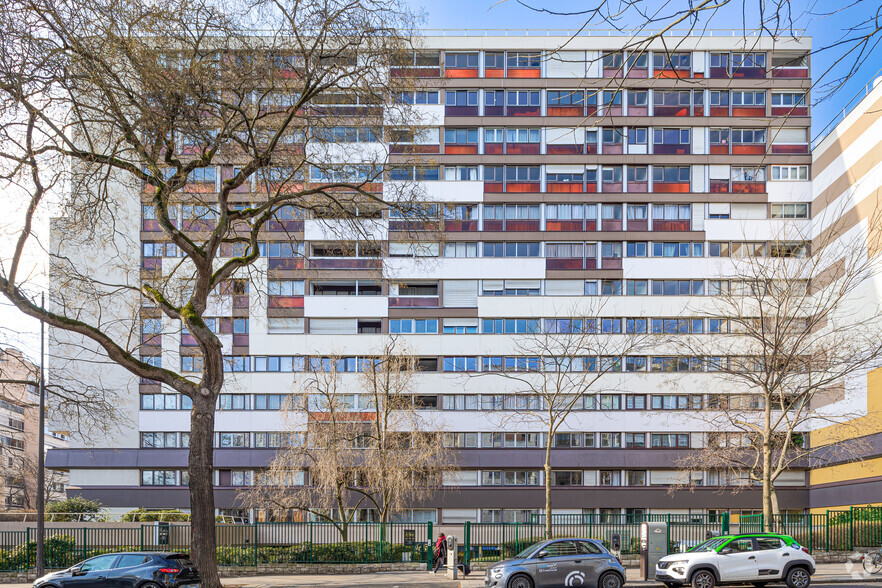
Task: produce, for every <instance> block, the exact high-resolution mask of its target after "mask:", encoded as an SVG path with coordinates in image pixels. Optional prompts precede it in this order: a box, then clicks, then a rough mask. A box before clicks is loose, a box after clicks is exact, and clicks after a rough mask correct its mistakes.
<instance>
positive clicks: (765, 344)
mask: <svg viewBox="0 0 882 588" xmlns="http://www.w3.org/2000/svg"><path fill="white" fill-rule="evenodd" d="M831 208H832V207H831ZM824 216H830V217H832V218H833V219H836V220H835V221H834V222H833V223H831V224H829V225H825V223H823V222H821V223H820V225H821V226H826V228H825V230H824V231H819V232H818V234H816V235H815V237H814V239H811V238H810V237H811V235H808V234H802V233H800V231H799V229H798V228H797V227H793V226H791V227H787V230H786V231H782V232H781V233H780V238H779V239H778V240H772V241H768V242H765V241H754V242H743V243H733V244H732V245H731V249H729V250H727V251H726V250H724V251H721V252H720V254H721V255H722V256H723V257H724V258H725V257H728V258H729V259H728V260H725V259H724V260H723V261H724V262H725V261H729V262H731V263H725V264H724V266H723V271H722V274H721V278H722V279H720V280H718V281H712V282H711V284H712V290H711V291H710V292H709V293H710V294H711V295H712V298H711V299H710V301H709V303H708V304H706V305H703V308H701V309H696V312H698V313H701V314H704V315H705V316H708V317H709V318H715V319H717V320H719V319H723V324H728V328H727V329H726V330H727V333H726V334H723V335H719V336H714V337H707V336H699V337H691V338H682V339H680V340H679V341H680V343H681V345H682V347H683V349H684V350H685V352H686V353H689V354H690V355H697V356H702V357H704V358H705V359H706V361H707V365H708V369H709V370H710V371H711V372H712V373H713V374H714V375H716V376H717V379H719V380H720V381H721V382H723V383H724V386H721V390H726V391H727V392H726V393H724V394H716V395H711V396H710V397H709V398H710V402H709V403H708V406H706V407H705V409H706V410H705V411H704V412H703V413H701V415H700V418H703V419H704V420H705V421H706V422H707V423H708V424H709V427H708V430H710V431H714V432H713V433H710V434H709V439H708V441H709V442H708V443H707V444H706V447H705V448H703V449H701V450H694V451H690V452H688V453H687V455H686V456H684V457H683V458H682V459H681V460H680V461H679V464H678V466H679V467H680V468H683V469H686V470H693V469H710V470H717V471H718V473H719V475H720V477H721V482H720V483H721V485H724V486H725V485H729V486H733V485H734V486H735V487H736V488H737V487H739V486H742V485H744V484H748V483H756V484H760V485H762V491H763V501H762V504H763V514H764V515H765V516H764V519H765V525H766V528H767V529H771V525H772V523H773V516H772V515H776V514H779V512H780V508H779V505H778V500H777V494H776V491H775V481H776V480H777V479H778V478H779V477H780V476H781V474H782V473H784V472H785V471H786V470H787V469H788V468H790V467H792V466H794V465H798V466H808V465H809V464H812V465H819V464H823V463H829V462H836V461H842V460H850V459H858V458H860V457H861V455H863V454H865V452H866V449H867V448H866V447H865V446H864V445H863V442H862V441H861V440H860V439H859V437H860V436H861V435H860V432H859V431H857V430H854V429H855V426H854V425H853V424H851V425H850V424H849V421H851V420H853V419H854V418H855V417H856V416H857V414H858V412H859V410H857V409H855V408H854V407H853V406H851V405H850V403H849V402H848V400H847V399H846V396H845V390H846V387H851V386H850V385H849V381H850V380H854V381H857V379H858V378H863V380H864V381H866V372H867V371H868V370H870V369H872V368H874V367H876V366H878V364H879V361H880V356H882V310H880V308H879V303H878V300H876V299H875V296H874V294H873V278H874V277H875V276H877V274H878V269H879V268H878V259H877V256H873V255H872V253H870V252H873V251H878V245H879V225H878V223H877V219H876V218H875V217H873V218H871V219H869V221H868V225H867V228H866V229H864V228H862V227H860V226H859V227H857V228H854V229H852V230H851V231H847V230H846V227H845V224H844V223H845V220H843V218H842V216H841V215H839V214H833V213H832V212H831V211H830V210H828V211H827V213H826V214H823V215H821V219H820V220H823V217H824ZM722 247H726V248H729V247H730V245H729V244H728V243H727V244H723V245H722ZM732 276H737V278H733V277H732ZM831 424H836V425H839V428H840V432H841V436H840V437H839V441H840V442H838V443H833V444H829V445H824V446H820V445H812V444H811V442H810V441H811V437H810V435H809V434H808V433H809V431H811V430H813V429H817V428H818V427H821V426H824V425H831ZM846 439H848V440H846Z"/></svg>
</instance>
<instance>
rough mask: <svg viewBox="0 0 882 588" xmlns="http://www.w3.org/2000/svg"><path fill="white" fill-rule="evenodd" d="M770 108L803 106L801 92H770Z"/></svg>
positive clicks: (803, 96)
mask: <svg viewBox="0 0 882 588" xmlns="http://www.w3.org/2000/svg"><path fill="white" fill-rule="evenodd" d="M772 106H805V94H804V93H803V92H772Z"/></svg>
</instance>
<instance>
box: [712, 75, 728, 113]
mask: <svg viewBox="0 0 882 588" xmlns="http://www.w3.org/2000/svg"><path fill="white" fill-rule="evenodd" d="M711 67H713V66H711ZM710 105H711V106H729V92H727V91H726V90H711V93H710Z"/></svg>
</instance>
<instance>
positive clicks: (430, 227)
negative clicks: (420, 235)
mask: <svg viewBox="0 0 882 588" xmlns="http://www.w3.org/2000/svg"><path fill="white" fill-rule="evenodd" d="M439 226H440V224H439V223H438V222H437V221H431V220H390V221H389V230H390V231H437V230H438V228H439Z"/></svg>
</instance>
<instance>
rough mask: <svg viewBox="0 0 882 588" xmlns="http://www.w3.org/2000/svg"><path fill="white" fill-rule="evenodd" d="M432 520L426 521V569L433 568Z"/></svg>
mask: <svg viewBox="0 0 882 588" xmlns="http://www.w3.org/2000/svg"><path fill="white" fill-rule="evenodd" d="M432 551H433V550H432V521H429V522H427V523H426V570H431V569H432V564H434V563H435V562H433V561H432Z"/></svg>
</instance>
